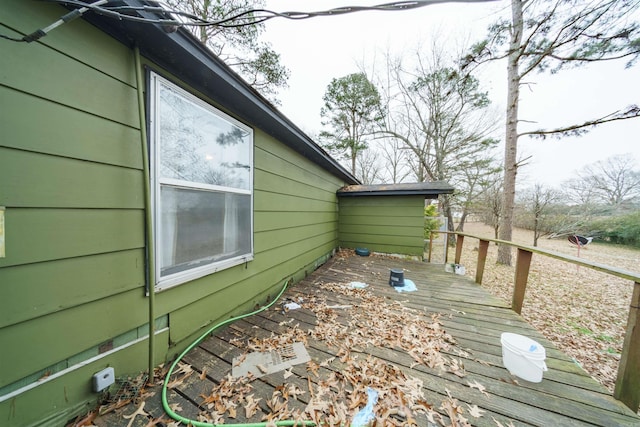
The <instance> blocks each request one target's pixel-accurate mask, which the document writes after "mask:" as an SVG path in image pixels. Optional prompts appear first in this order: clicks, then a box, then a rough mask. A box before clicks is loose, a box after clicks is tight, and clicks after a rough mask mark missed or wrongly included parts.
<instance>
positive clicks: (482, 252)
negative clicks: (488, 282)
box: [476, 239, 489, 285]
mask: <svg viewBox="0 0 640 427" xmlns="http://www.w3.org/2000/svg"><path fill="white" fill-rule="evenodd" d="M488 249H489V241H488V240H482V239H480V240H479V241H478V262H477V263H476V283H477V284H478V285H481V284H482V276H483V275H484V264H485V263H486V261H487V250H488Z"/></svg>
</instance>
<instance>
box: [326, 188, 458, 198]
mask: <svg viewBox="0 0 640 427" xmlns="http://www.w3.org/2000/svg"><path fill="white" fill-rule="evenodd" d="M452 193H453V190H451V191H432V192H428V191H402V190H398V191H384V190H382V191H351V192H345V193H341V192H338V193H337V194H338V197H362V196H425V197H426V198H431V199H436V198H437V197H438V196H439V195H441V194H452Z"/></svg>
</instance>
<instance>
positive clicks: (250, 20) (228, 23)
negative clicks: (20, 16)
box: [0, 0, 496, 43]
mask: <svg viewBox="0 0 640 427" xmlns="http://www.w3.org/2000/svg"><path fill="white" fill-rule="evenodd" d="M51 1H53V2H55V3H59V4H61V5H64V6H74V7H77V9H75V10H73V11H71V12H69V13H68V14H66V15H64V16H63V17H61V18H60V19H59V20H58V21H56V22H55V23H54V24H51V25H49V26H48V27H46V28H44V29H40V30H37V31H34V32H33V33H31V34H29V35H26V36H24V37H22V38H16V37H10V36H7V35H3V34H0V38H3V39H6V40H11V41H16V42H27V43H30V42H32V41H35V40H38V39H40V38H41V37H44V36H45V35H46V34H47V33H48V32H49V31H51V30H53V29H54V28H56V27H58V26H59V25H61V24H63V23H65V22H69V21H70V20H73V19H75V18H78V17H79V16H81V15H82V14H84V13H85V12H87V11H91V12H93V13H95V14H97V15H102V16H105V17H108V18H112V19H117V20H120V21H133V22H138V23H142V24H158V25H167V26H172V27H209V26H215V27H222V28H236V27H245V26H248V25H256V24H260V23H263V22H265V21H268V20H270V19H273V18H285V19H292V20H303V19H310V18H317V17H321V16H339V15H345V14H348V13H355V12H364V11H385V12H388V11H402V10H410V9H417V8H420V7H425V6H431V5H434V4H439V3H481V2H488V1H496V0H413V1H396V2H392V3H383V4H379V5H374V6H342V7H337V8H333V9H328V10H321V11H315V12H295V11H290V12H275V11H272V10H268V9H250V10H247V11H244V12H240V13H237V14H235V15H232V16H229V17H227V18H224V19H219V20H208V19H204V18H202V17H198V16H196V15H193V14H190V13H187V12H184V11H181V10H175V9H170V8H169V7H167V6H166V5H163V4H164V2H160V1H149V2H148V3H147V4H143V5H142V6H131V5H124V6H123V5H122V2H116V5H112V6H110V5H109V4H108V3H109V0H98V1H96V2H95V3H85V2H84V1H80V0H51ZM140 12H147V13H154V14H156V15H157V16H158V17H157V18H144V17H142V16H139V13H140ZM132 13H136V14H138V15H133V14H132Z"/></svg>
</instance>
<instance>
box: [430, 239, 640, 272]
mask: <svg viewBox="0 0 640 427" xmlns="http://www.w3.org/2000/svg"><path fill="white" fill-rule="evenodd" d="M436 233H446V234H455V235H458V236H465V237H471V238H474V239H478V240H485V241H489V242H494V243H499V244H502V245H509V246H513V247H515V248H518V249H522V250H525V251H529V252H531V253H536V254H540V255H544V256H548V257H550V258H555V259H559V260H562V261H566V262H568V263H571V264H576V265H580V266H583V267H587V268H590V269H592V270H596V271H601V272H603V273H607V274H610V275H612V276H616V277H621V278H623V279H627V280H632V281H634V282H637V283H640V273H637V272H634V271H629V270H623V269H621V268H617V267H612V266H610V265H606V264H600V263H597V262H593V261H589V260H585V259H582V258H578V257H575V256H572V255H567V254H561V253H559V252H553V251H548V250H546V249H541V248H537V247H534V246H528V245H522V244H519V243H514V242H509V241H507V240H499V239H491V238H488V237H480V236H476V235H473V234H468V233H463V232H460V231H436Z"/></svg>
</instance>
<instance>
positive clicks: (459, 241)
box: [453, 234, 464, 264]
mask: <svg viewBox="0 0 640 427" xmlns="http://www.w3.org/2000/svg"><path fill="white" fill-rule="evenodd" d="M463 242H464V236H463V235H461V234H458V238H457V239H456V258H455V260H454V261H453V262H455V263H456V264H460V258H461V257H462V243H463Z"/></svg>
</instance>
